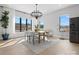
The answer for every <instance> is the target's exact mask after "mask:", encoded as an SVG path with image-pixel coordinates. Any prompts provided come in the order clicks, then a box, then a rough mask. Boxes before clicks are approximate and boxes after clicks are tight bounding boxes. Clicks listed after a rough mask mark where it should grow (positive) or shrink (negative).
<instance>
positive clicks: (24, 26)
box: [22, 18, 26, 31]
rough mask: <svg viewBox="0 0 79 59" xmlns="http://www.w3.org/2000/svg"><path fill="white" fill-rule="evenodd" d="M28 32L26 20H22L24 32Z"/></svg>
mask: <svg viewBox="0 0 79 59" xmlns="http://www.w3.org/2000/svg"><path fill="white" fill-rule="evenodd" d="M25 30H26V19H25V18H22V31H25Z"/></svg>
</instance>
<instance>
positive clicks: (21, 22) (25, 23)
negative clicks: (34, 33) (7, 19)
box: [15, 17, 32, 32]
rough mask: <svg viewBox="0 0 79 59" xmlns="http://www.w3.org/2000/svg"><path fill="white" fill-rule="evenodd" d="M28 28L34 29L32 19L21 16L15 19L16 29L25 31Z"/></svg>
mask: <svg viewBox="0 0 79 59" xmlns="http://www.w3.org/2000/svg"><path fill="white" fill-rule="evenodd" d="M25 30H26V31H27V30H32V20H28V19H25V18H21V17H16V19H15V31H16V32H23V31H25Z"/></svg>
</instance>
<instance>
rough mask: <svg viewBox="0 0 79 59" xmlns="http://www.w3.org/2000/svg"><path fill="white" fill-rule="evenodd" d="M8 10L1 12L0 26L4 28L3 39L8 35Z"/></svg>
mask: <svg viewBox="0 0 79 59" xmlns="http://www.w3.org/2000/svg"><path fill="white" fill-rule="evenodd" d="M8 14H9V11H4V12H2V17H1V19H0V21H1V26H2V27H3V28H4V30H5V32H4V33H3V34H2V37H3V40H7V39H8V37H9V34H8V33H7V28H8V23H9V16H8Z"/></svg>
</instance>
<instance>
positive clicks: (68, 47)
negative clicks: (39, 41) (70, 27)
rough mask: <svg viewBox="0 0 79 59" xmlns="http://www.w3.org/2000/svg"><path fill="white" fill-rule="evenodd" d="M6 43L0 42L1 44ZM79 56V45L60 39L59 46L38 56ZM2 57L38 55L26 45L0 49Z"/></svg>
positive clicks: (50, 48) (48, 49)
mask: <svg viewBox="0 0 79 59" xmlns="http://www.w3.org/2000/svg"><path fill="white" fill-rule="evenodd" d="M52 40H53V38H52ZM5 42H6V41H5ZM5 42H4V41H0V44H2V43H5ZM77 54H79V44H75V43H70V42H69V40H60V39H59V43H58V44H56V45H54V46H51V47H49V48H47V49H45V50H44V51H43V52H41V53H39V54H38V55H77ZM0 55H36V54H35V53H34V52H33V51H32V50H30V49H29V48H27V47H25V46H24V45H21V44H15V45H11V46H7V47H2V48H0Z"/></svg>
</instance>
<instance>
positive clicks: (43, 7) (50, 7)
mask: <svg viewBox="0 0 79 59" xmlns="http://www.w3.org/2000/svg"><path fill="white" fill-rule="evenodd" d="M71 5H72V4H39V5H38V10H39V11H40V12H42V13H43V14H48V13H50V12H54V11H57V10H59V9H62V8H66V7H69V6H71ZM3 6H6V7H9V8H13V9H16V10H19V11H22V12H26V13H31V12H32V11H34V10H35V5H34V4H3Z"/></svg>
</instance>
